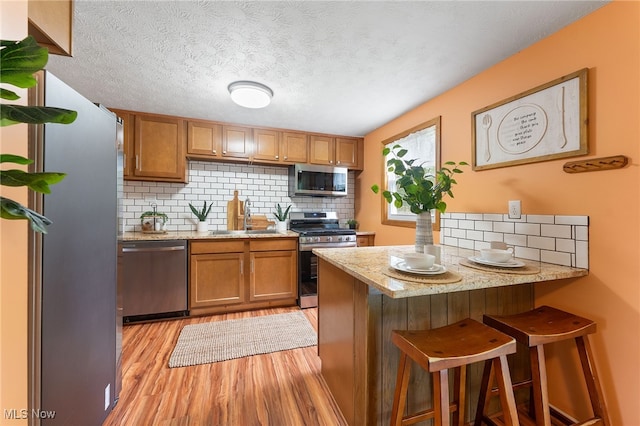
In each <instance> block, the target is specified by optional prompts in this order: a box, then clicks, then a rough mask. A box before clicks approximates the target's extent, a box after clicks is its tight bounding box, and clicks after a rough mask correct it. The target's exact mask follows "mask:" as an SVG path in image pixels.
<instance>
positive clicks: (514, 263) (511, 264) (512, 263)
mask: <svg viewBox="0 0 640 426" xmlns="http://www.w3.org/2000/svg"><path fill="white" fill-rule="evenodd" d="M468 259H469V260H470V261H472V262H474V263H478V264H480V265H485V266H497V267H499V268H522V267H523V266H525V263H524V262H522V261H520V260H515V259H511V260H508V261H506V262H493V261H490V260H486V259H483V258H481V257H477V256H470V257H468Z"/></svg>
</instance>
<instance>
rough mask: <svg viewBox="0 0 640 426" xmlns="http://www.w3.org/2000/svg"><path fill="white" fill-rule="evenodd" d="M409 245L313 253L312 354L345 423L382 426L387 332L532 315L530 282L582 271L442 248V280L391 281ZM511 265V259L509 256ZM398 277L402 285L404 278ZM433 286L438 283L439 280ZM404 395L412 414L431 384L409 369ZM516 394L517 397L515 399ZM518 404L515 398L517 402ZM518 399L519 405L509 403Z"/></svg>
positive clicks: (521, 358)
mask: <svg viewBox="0 0 640 426" xmlns="http://www.w3.org/2000/svg"><path fill="white" fill-rule="evenodd" d="M413 249H414V248H413V246H391V247H380V246H378V247H359V248H342V249H330V248H327V249H316V250H314V253H316V255H317V256H318V259H319V262H318V353H319V356H320V359H321V361H322V375H323V377H324V378H325V380H326V382H327V384H328V386H329V388H330V390H331V392H332V394H333V396H334V398H335V400H336V402H337V403H338V405H339V406H340V409H341V410H342V414H343V415H344V417H345V419H346V420H347V422H348V423H349V424H351V425H363V424H366V425H383V424H389V416H390V413H391V406H392V402H393V391H394V388H395V381H396V371H397V365H398V357H399V352H398V350H397V348H396V347H395V346H394V345H393V344H392V343H391V338H390V335H391V331H392V330H398V329H427V328H436V327H440V326H443V325H446V324H450V323H453V322H455V321H458V320H460V319H463V318H466V317H471V318H474V319H477V320H479V321H482V315H483V314H485V313H487V314H512V313H517V312H522V311H526V310H529V309H531V308H533V301H534V298H533V296H534V295H533V284H534V283H536V282H543V281H552V280H559V279H571V278H578V277H582V276H585V275H587V274H588V270H586V269H579V268H571V267H566V266H559V265H554V264H548V263H541V262H533V261H523V263H525V266H524V267H523V268H521V270H502V271H501V272H495V270H494V271H490V270H489V269H491V268H477V267H471V266H472V265H470V266H464V265H465V264H469V263H468V261H467V259H468V257H470V256H473V255H474V254H476V253H475V252H474V251H473V250H467V249H461V248H456V247H449V246H446V247H444V256H443V265H444V266H445V267H446V268H447V273H446V275H445V274H443V277H442V278H438V277H437V276H434V277H433V278H432V279H428V277H427V278H424V279H423V278H422V277H417V278H414V277H412V276H409V275H404V276H403V275H399V274H398V273H397V271H396V270H395V269H393V268H390V267H389V264H390V261H393V260H394V259H393V257H396V258H401V256H402V254H403V253H407V252H411V251H413ZM518 260H520V259H518ZM405 277H406V278H405ZM438 281H440V282H438ZM512 358H513V359H510V367H511V375H512V377H513V379H514V380H520V379H521V378H523V376H524V375H525V374H526V367H525V366H526V365H527V361H528V358H527V356H526V354H521V353H518V354H516V355H515V356H514V357H512ZM467 376H468V384H467V386H468V389H467V394H468V398H467V401H468V402H467V404H468V406H467V407H466V411H467V421H468V420H469V419H471V418H473V416H474V415H475V404H476V402H477V396H478V389H479V386H480V380H481V377H482V365H472V366H470V367H469V368H468V371H467ZM412 377H413V379H412V381H411V382H410V384H409V392H408V397H407V406H408V409H409V410H410V411H412V412H414V411H418V410H422V409H426V408H428V407H430V404H431V402H430V400H429V399H428V398H430V396H429V395H430V394H431V393H430V391H429V389H430V386H431V383H430V377H429V375H428V374H427V373H425V372H424V371H422V369H420V368H414V369H413V371H412ZM522 396H524V395H521V397H522ZM516 398H518V395H516ZM518 399H520V400H521V398H518Z"/></svg>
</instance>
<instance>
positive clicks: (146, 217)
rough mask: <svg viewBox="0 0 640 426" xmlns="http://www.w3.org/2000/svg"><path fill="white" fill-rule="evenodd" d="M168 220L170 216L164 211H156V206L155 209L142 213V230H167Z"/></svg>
mask: <svg viewBox="0 0 640 426" xmlns="http://www.w3.org/2000/svg"><path fill="white" fill-rule="evenodd" d="M168 222H169V217H168V216H167V215H166V214H164V213H161V212H158V211H156V209H155V206H154V208H153V211H146V212H144V213H142V214H141V215H140V227H141V228H142V232H157V231H165V230H166V229H167V223H168Z"/></svg>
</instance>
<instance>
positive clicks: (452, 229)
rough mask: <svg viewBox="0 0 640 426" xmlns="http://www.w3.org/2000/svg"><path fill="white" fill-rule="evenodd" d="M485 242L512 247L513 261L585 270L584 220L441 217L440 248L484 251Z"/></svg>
mask: <svg viewBox="0 0 640 426" xmlns="http://www.w3.org/2000/svg"><path fill="white" fill-rule="evenodd" d="M488 225H490V226H491V227H490V228H489V226H488ZM489 241H504V242H505V243H507V244H508V245H511V246H514V247H515V254H516V257H520V258H523V259H530V260H535V261H543V262H549V263H555V264H559V265H566V266H573V267H579V268H587V269H588V268H589V217H588V216H561V215H523V216H522V217H521V218H520V219H509V217H508V215H506V214H500V213H483V214H478V213H445V214H443V215H442V221H441V229H440V242H441V243H442V244H446V245H452V246H456V247H463V248H468V249H472V250H479V249H481V248H485V247H488V246H489V243H488V242H489Z"/></svg>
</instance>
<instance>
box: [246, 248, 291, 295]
mask: <svg viewBox="0 0 640 426" xmlns="http://www.w3.org/2000/svg"><path fill="white" fill-rule="evenodd" d="M250 259H251V274H250V277H251V282H250V284H249V291H250V294H249V300H250V301H251V302H254V301H260V300H273V299H291V298H295V297H297V291H298V290H297V276H296V270H297V252H296V251H295V250H290V251H261V252H251V255H250Z"/></svg>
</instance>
